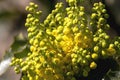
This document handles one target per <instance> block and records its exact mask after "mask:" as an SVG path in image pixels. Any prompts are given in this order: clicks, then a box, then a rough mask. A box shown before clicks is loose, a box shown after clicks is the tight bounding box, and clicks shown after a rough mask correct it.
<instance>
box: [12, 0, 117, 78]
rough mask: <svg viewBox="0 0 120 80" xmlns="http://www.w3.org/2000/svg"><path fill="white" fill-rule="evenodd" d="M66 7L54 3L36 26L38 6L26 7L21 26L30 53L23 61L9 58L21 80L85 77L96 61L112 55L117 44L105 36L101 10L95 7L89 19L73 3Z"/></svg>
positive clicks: (71, 0) (83, 10) (100, 5)
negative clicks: (52, 8)
mask: <svg viewBox="0 0 120 80" xmlns="http://www.w3.org/2000/svg"><path fill="white" fill-rule="evenodd" d="M67 2H68V4H69V7H67V8H64V6H63V3H58V4H57V5H56V6H55V9H54V10H53V11H52V13H51V14H49V15H48V17H47V18H46V19H45V20H44V22H40V20H39V18H40V14H41V11H39V10H38V5H36V4H34V3H32V2H31V3H30V5H29V6H27V7H26V10H27V11H29V14H28V15H27V19H26V23H25V26H26V27H27V31H28V39H29V43H30V52H29V53H28V56H27V57H26V58H25V59H21V58H15V57H14V58H13V60H12V63H11V65H14V66H15V71H16V73H19V72H22V73H23V74H24V76H23V77H22V80H48V79H49V80H76V76H77V77H81V76H84V77H87V76H88V75H89V74H88V73H89V71H90V70H91V69H95V68H96V67H97V63H96V60H97V59H99V58H107V57H111V56H113V55H115V54H116V53H117V51H116V50H119V48H118V45H119V41H117V39H116V41H112V40H110V36H109V35H107V33H106V32H105V31H106V30H107V29H108V28H109V25H108V24H107V21H106V19H107V18H108V14H106V9H105V6H104V5H103V4H102V3H101V2H99V3H95V4H94V6H93V10H92V13H91V16H90V17H89V16H88V15H87V14H86V13H85V8H84V7H83V6H79V5H77V0H67Z"/></svg>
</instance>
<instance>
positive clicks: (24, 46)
mask: <svg viewBox="0 0 120 80" xmlns="http://www.w3.org/2000/svg"><path fill="white" fill-rule="evenodd" d="M27 42H28V40H27V39H24V38H23V37H21V34H20V35H18V36H17V37H15V40H14V42H13V44H12V45H11V53H13V55H14V56H15V57H16V58H24V57H26V56H27V54H28V52H29V51H30V50H29V45H28V43H27Z"/></svg>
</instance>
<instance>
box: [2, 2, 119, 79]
mask: <svg viewBox="0 0 120 80" xmlns="http://www.w3.org/2000/svg"><path fill="white" fill-rule="evenodd" d="M30 1H33V2H35V3H37V4H38V5H39V9H40V10H41V11H42V12H43V13H42V17H41V20H42V21H43V20H44V19H45V18H46V16H47V15H48V14H49V13H50V12H51V10H52V9H54V5H55V4H56V3H57V2H61V1H62V2H64V3H65V0H0V61H2V59H3V56H4V55H5V52H6V51H7V50H8V49H9V48H10V45H11V44H12V43H13V41H14V37H15V36H16V35H17V34H19V33H23V34H24V36H26V35H27V32H26V28H25V26H24V23H25V19H26V15H27V12H26V11H25V7H26V6H27V5H28V4H29V2H30ZM85 1H86V3H85V5H87V4H88V5H87V6H86V7H89V4H90V3H89V2H87V1H92V2H96V1H100V0H85ZM103 1H104V3H105V4H106V8H107V10H108V14H110V18H109V19H108V23H109V24H110V26H111V31H110V33H111V34H112V35H120V9H119V8H120V0H103ZM20 76H21V75H20V74H19V75H18V74H15V73H14V71H13V68H12V67H9V68H8V69H7V71H6V72H5V73H3V74H2V75H0V80H13V79H14V80H20Z"/></svg>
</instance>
